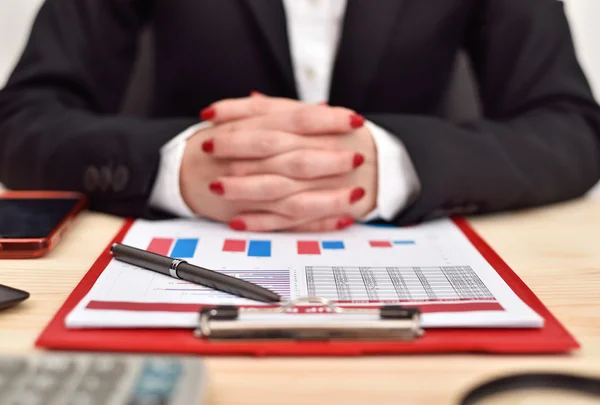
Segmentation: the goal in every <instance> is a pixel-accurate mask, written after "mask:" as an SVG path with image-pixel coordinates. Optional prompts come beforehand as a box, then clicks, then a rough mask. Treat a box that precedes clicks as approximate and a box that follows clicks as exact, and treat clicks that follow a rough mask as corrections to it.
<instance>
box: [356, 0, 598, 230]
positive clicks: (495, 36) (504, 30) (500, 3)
mask: <svg viewBox="0 0 600 405" xmlns="http://www.w3.org/2000/svg"><path fill="white" fill-rule="evenodd" d="M473 3H474V4H475V5H474V6H473V7H474V11H473V14H472V18H471V23H470V28H469V32H467V33H466V35H465V38H466V40H465V49H466V51H467V53H468V54H469V56H470V59H471V61H472V65H473V69H474V72H475V76H476V79H477V82H478V86H479V91H480V99H481V101H482V104H483V105H482V110H483V114H482V117H481V118H480V119H477V120H473V121H470V122H461V123H449V122H447V121H445V120H443V119H441V118H430V117H423V116H406V115H383V114H372V115H367V118H368V119H369V120H372V121H373V122H375V123H377V124H378V125H380V126H381V127H383V128H386V129H387V130H388V131H390V132H391V133H394V134H396V135H397V136H399V137H400V138H401V140H402V141H403V143H404V145H405V147H406V148H407V150H408V153H409V155H410V157H411V159H412V161H413V164H414V165H415V169H416V171H417V174H418V177H419V179H420V181H421V190H420V193H419V194H418V195H416V196H415V197H414V199H413V200H412V203H411V204H410V206H408V207H407V208H406V209H405V210H403V211H402V212H401V213H399V214H398V215H397V216H396V217H395V218H394V222H396V223H398V224H406V223H412V222H418V221H423V220H428V219H432V218H437V217H441V216H449V215H461V214H477V213H490V212H495V211H501V210H515V209H521V208H527V207H533V206H538V205H543V204H550V203H555V202H559V201H563V200H567V199H571V198H576V197H579V196H581V195H583V194H584V193H585V192H587V191H588V190H589V189H590V188H591V187H592V186H593V185H594V184H595V183H596V182H597V181H598V179H599V177H600V109H599V107H598V105H597V104H596V102H595V100H594V97H593V95H592V92H591V90H590V87H589V85H588V83H587V81H586V78H585V77H584V74H583V73H582V70H581V68H580V66H579V64H578V61H577V58H576V53H575V50H574V46H573V43H572V39H571V36H570V31H569V26H568V22H567V19H566V16H565V13H564V10H563V5H562V2H560V1H555V0H530V1H522V0H481V1H475V2H473Z"/></svg>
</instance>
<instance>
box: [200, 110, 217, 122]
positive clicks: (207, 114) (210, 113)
mask: <svg viewBox="0 0 600 405" xmlns="http://www.w3.org/2000/svg"><path fill="white" fill-rule="evenodd" d="M215 115H217V110H215V107H206V108H205V109H204V110H202V111H201V112H200V119H201V120H202V121H208V120H212V119H213V118H215Z"/></svg>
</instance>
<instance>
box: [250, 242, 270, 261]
mask: <svg viewBox="0 0 600 405" xmlns="http://www.w3.org/2000/svg"><path fill="white" fill-rule="evenodd" d="M248 256H252V257H271V241H270V240H251V241H250V243H249V245H248Z"/></svg>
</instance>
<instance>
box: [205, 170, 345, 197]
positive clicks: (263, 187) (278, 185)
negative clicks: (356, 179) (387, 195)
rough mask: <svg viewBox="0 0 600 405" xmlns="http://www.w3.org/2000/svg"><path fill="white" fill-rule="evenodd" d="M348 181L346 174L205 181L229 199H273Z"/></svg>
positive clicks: (248, 177)
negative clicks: (295, 178) (325, 176)
mask: <svg viewBox="0 0 600 405" xmlns="http://www.w3.org/2000/svg"><path fill="white" fill-rule="evenodd" d="M349 182H350V179H349V177H348V176H334V177H328V178H324V179H317V180H309V181H305V180H294V179H291V178H289V177H285V176H280V175H273V174H262V175H256V176H244V177H220V178H218V179H217V180H215V181H214V182H212V183H210V184H209V189H210V191H211V192H212V193H213V194H217V195H221V196H223V198H224V199H226V200H230V201H236V200H237V201H274V200H279V199H282V198H284V197H287V196H290V195H292V194H296V193H299V192H301V191H307V190H320V189H338V188H343V187H347V186H348V185H349Z"/></svg>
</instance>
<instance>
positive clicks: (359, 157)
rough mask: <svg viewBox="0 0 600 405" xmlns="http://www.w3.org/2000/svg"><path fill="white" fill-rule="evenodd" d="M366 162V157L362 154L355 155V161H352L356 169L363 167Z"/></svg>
mask: <svg viewBox="0 0 600 405" xmlns="http://www.w3.org/2000/svg"><path fill="white" fill-rule="evenodd" d="M364 161H365V157H364V156H363V155H361V154H360V153H357V154H355V155H354V159H353V160H352V166H353V167H354V168H355V169H356V168H357V167H358V166H360V165H362V164H363V162H364Z"/></svg>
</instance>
